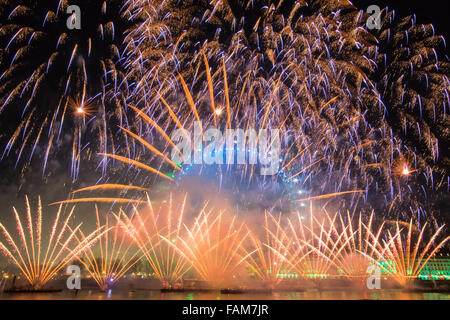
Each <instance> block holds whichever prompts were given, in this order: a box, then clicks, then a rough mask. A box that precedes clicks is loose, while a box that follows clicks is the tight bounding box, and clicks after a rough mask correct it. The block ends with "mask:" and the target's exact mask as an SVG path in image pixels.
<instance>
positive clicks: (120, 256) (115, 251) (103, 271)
mask: <svg viewBox="0 0 450 320" xmlns="http://www.w3.org/2000/svg"><path fill="white" fill-rule="evenodd" d="M96 217H97V229H96V231H95V232H94V233H95V234H97V236H98V238H99V241H97V242H96V244H95V246H89V247H88V248H86V250H84V251H83V253H82V254H81V255H79V256H78V261H80V262H81V263H82V265H83V266H84V267H85V269H86V270H87V272H88V273H89V274H90V275H91V277H92V279H94V280H95V282H96V283H97V284H98V286H99V287H100V289H101V290H102V291H106V290H107V289H108V288H111V287H112V286H113V285H114V284H115V283H117V282H118V281H119V279H120V278H122V277H123V276H124V275H125V274H126V273H127V272H128V271H129V270H130V269H131V268H132V267H133V266H134V265H135V264H136V263H137V262H138V261H139V260H140V259H141V256H140V252H139V249H138V248H136V246H135V244H134V243H133V242H132V241H130V239H129V236H128V234H126V233H124V232H122V230H121V228H120V226H121V225H120V223H119V222H118V221H114V222H113V223H111V222H110V219H111V218H110V217H109V216H106V218H105V223H104V224H102V223H101V221H100V217H99V213H98V209H97V207H96ZM113 219H114V220H116V219H115V218H113ZM103 230H107V232H103ZM79 233H80V235H79V236H78V235H76V236H75V238H76V241H77V242H78V243H80V244H81V243H83V242H84V241H86V236H85V235H84V233H83V231H81V230H80V231H79ZM97 254H99V257H97V256H96V255H97Z"/></svg>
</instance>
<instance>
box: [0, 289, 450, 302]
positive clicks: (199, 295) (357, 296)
mask: <svg viewBox="0 0 450 320" xmlns="http://www.w3.org/2000/svg"><path fill="white" fill-rule="evenodd" d="M8 299H13V300H361V299H369V300H450V294H449V293H421V292H405V291H402V290H373V291H350V290H336V291H333V290H330V291H305V292H274V293H271V294H270V293H269V294H266V293H265V294H255V293H251V294H222V293H220V292H184V293H175V292H169V293H167V292H166V293H162V292H160V291H158V290H153V291H144V290H142V291H127V290H110V291H108V292H100V291H97V290H82V291H79V292H78V293H77V294H75V293H74V292H70V291H63V292H58V293H15V294H7V293H2V294H0V300H8Z"/></svg>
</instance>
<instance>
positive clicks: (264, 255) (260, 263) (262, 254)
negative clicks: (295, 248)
mask: <svg viewBox="0 0 450 320" xmlns="http://www.w3.org/2000/svg"><path fill="white" fill-rule="evenodd" d="M264 221H265V224H264V231H263V232H264V237H263V238H262V239H260V237H258V236H257V235H256V234H255V233H254V232H252V233H250V240H251V245H250V246H249V247H250V250H249V251H250V252H249V254H248V255H247V256H248V257H247V259H246V260H244V263H245V265H247V266H248V268H249V270H250V273H253V274H254V275H255V276H256V278H257V279H260V280H262V281H263V282H265V283H266V284H267V285H268V286H269V288H270V289H274V288H276V286H277V285H278V284H279V283H280V282H281V280H282V277H281V276H280V274H281V273H282V272H286V271H287V270H286V268H287V267H290V266H289V264H288V263H286V261H285V259H286V258H285V257H286V256H287V252H289V244H290V243H291V242H292V241H291V239H290V238H289V237H288V235H287V234H286V232H285V231H284V229H283V228H282V227H281V216H278V217H274V216H273V215H271V214H270V213H267V212H266V214H265V219H264ZM286 244H287V246H286Z"/></svg>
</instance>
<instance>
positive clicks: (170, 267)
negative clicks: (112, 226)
mask: <svg viewBox="0 0 450 320" xmlns="http://www.w3.org/2000/svg"><path fill="white" fill-rule="evenodd" d="M185 203H186V197H185V198H184V200H183V201H182V202H181V204H180V206H176V205H174V204H173V201H172V196H170V199H169V202H168V204H165V205H162V206H161V207H160V208H159V209H156V210H155V209H154V208H153V206H154V204H152V202H151V201H150V199H149V198H147V205H148V206H147V208H148V213H147V214H146V215H142V214H141V213H139V211H138V210H137V209H136V208H135V209H134V211H133V214H132V216H131V217H128V216H127V215H126V214H125V212H124V211H121V214H120V215H118V216H117V218H118V219H119V221H120V225H121V227H122V228H123V230H124V231H125V233H127V234H128V235H129V237H130V238H131V239H133V241H134V242H135V243H136V245H137V246H138V247H139V249H140V251H141V253H142V255H143V257H144V258H145V259H146V261H147V262H148V264H149V265H150V267H151V268H152V270H153V272H154V274H155V275H156V277H157V278H158V279H159V280H160V281H161V283H162V286H163V288H167V289H168V288H173V287H174V286H176V285H177V283H179V282H180V281H181V280H182V277H183V276H184V275H185V274H186V272H188V271H189V269H190V265H189V263H188V261H187V260H186V259H185V258H184V257H183V256H182V255H180V254H179V253H178V251H177V250H176V248H175V247H173V246H172V245H171V244H172V243H173V244H175V243H176V242H177V241H178V238H179V236H180V232H181V231H182V226H183V217H184V210H185Z"/></svg>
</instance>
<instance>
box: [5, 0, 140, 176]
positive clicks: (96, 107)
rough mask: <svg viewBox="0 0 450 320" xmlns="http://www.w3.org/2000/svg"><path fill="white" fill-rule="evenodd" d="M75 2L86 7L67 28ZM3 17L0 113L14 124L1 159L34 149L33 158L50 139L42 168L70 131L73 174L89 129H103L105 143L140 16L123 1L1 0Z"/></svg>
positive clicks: (80, 6) (119, 95)
mask: <svg viewBox="0 0 450 320" xmlns="http://www.w3.org/2000/svg"><path fill="white" fill-rule="evenodd" d="M70 5H72V6H73V5H75V6H78V7H79V8H80V10H81V12H80V14H81V17H80V18H81V29H79V30H78V29H73V30H70V29H69V28H68V26H67V21H68V20H69V18H70V15H69V14H68V13H67V10H68V8H69V6H70ZM0 15H1V16H0V19H1V21H2V22H3V23H2V26H1V28H0V57H1V60H0V95H1V96H2V98H1V99H0V113H1V114H2V116H3V117H8V119H9V120H8V124H9V123H10V124H11V125H10V126H9V125H8V126H5V129H8V130H11V132H10V133H11V134H10V138H9V141H8V143H7V145H6V148H5V150H4V152H3V157H5V156H6V155H8V154H10V153H11V152H14V153H16V155H17V162H19V161H20V160H21V158H23V157H24V156H25V150H26V148H27V147H29V148H30V149H31V150H30V152H29V155H28V161H26V162H29V161H31V159H32V158H33V155H34V153H35V150H36V148H37V146H40V145H46V152H45V156H44V159H43V160H44V172H45V167H46V164H47V159H48V156H49V155H50V154H51V152H52V148H54V147H55V146H57V145H58V144H60V142H61V141H65V143H64V147H65V148H66V147H68V144H67V141H66V140H67V138H64V137H65V134H66V133H67V134H70V135H71V137H72V139H71V140H72V141H73V148H72V162H73V164H72V176H73V177H74V178H76V177H77V175H78V169H79V162H80V158H81V155H80V153H81V150H82V149H84V147H85V145H86V144H88V142H86V141H84V135H83V134H84V133H85V132H86V128H88V127H90V128H93V129H94V131H95V129H97V128H100V130H99V132H100V134H99V138H100V141H99V143H98V144H96V145H98V146H101V147H103V148H104V147H105V146H106V137H107V136H108V129H107V122H108V119H109V117H110V113H111V112H110V111H113V112H115V111H116V110H117V107H118V103H120V102H119V101H120V99H121V94H122V93H126V90H127V87H128V85H127V83H126V78H125V76H124V69H123V68H122V67H121V61H122V60H123V50H124V44H123V42H124V34H125V31H126V30H127V28H129V27H130V26H132V25H133V23H135V22H136V21H134V20H133V19H132V18H130V16H131V15H132V14H131V12H129V11H128V10H127V6H126V5H125V1H121V0H105V1H94V2H92V1H82V0H80V1H78V0H77V1H71V2H70V4H69V3H68V1H65V0H51V1H46V2H45V3H42V1H33V0H27V1H15V0H11V1H2V2H1V3H0ZM76 18H77V19H78V18H79V17H76ZM12 120H14V121H12ZM88 139H90V137H88Z"/></svg>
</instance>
